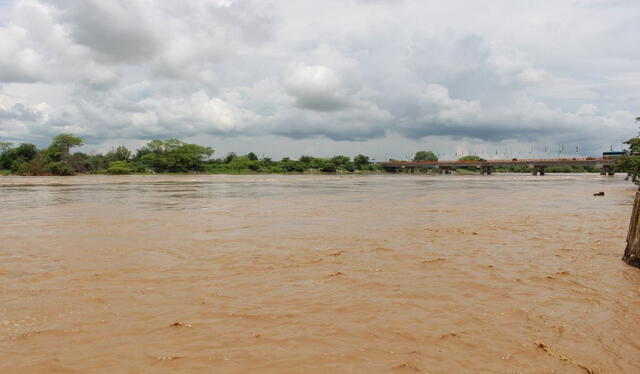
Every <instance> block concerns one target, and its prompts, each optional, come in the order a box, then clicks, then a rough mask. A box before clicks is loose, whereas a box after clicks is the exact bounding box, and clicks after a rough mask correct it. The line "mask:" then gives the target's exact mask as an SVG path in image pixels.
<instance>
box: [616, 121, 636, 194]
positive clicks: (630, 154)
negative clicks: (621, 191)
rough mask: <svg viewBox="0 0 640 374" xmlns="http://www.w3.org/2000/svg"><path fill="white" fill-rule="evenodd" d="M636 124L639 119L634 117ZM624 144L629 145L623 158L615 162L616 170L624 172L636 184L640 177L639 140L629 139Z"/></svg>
mask: <svg viewBox="0 0 640 374" xmlns="http://www.w3.org/2000/svg"><path fill="white" fill-rule="evenodd" d="M638 122H640V117H636V123H638ZM624 144H627V145H629V149H628V150H627V151H626V154H625V155H624V156H622V157H620V158H618V159H617V160H616V168H617V169H618V170H620V171H624V172H626V173H627V175H628V176H630V177H631V180H632V181H634V182H637V181H638V177H640V138H639V137H635V138H631V139H629V140H627V141H626V142H624Z"/></svg>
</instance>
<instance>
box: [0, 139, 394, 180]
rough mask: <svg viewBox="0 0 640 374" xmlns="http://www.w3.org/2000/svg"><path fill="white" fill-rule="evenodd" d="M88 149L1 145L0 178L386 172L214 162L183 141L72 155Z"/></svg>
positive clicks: (326, 163) (351, 165) (354, 164)
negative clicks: (1, 175) (157, 174)
mask: <svg viewBox="0 0 640 374" xmlns="http://www.w3.org/2000/svg"><path fill="white" fill-rule="evenodd" d="M82 145H83V140H82V138H80V137H77V136H74V135H72V134H60V135H58V136H56V137H54V138H53V140H52V141H51V144H50V145H49V146H48V147H46V148H44V149H38V148H37V147H36V146H35V145H34V144H30V143H22V144H19V145H14V144H13V143H9V142H0V173H2V174H17V175H74V174H78V173H92V174H131V173H302V172H309V171H317V172H326V173H335V172H358V171H382V168H381V167H380V166H379V165H377V164H375V163H373V162H372V161H371V159H370V158H369V157H368V156H365V155H357V156H355V157H354V158H353V159H351V158H350V157H348V156H342V155H338V156H334V157H331V158H319V157H312V156H301V157H300V158H299V159H297V160H293V159H290V158H288V157H285V158H283V159H281V160H279V161H276V160H272V159H271V158H269V157H263V158H259V157H258V156H257V155H256V154H255V153H253V152H250V153H248V154H246V155H237V154H235V153H233V152H231V153H229V154H227V155H226V156H225V157H222V158H213V157H212V156H213V154H214V150H213V149H212V148H211V147H205V146H201V145H197V144H190V143H185V142H183V141H181V140H178V139H169V140H158V139H156V140H152V141H150V142H148V143H147V144H145V145H144V146H143V147H141V148H139V149H137V150H135V152H134V151H131V150H130V149H128V148H127V147H125V146H124V145H120V146H118V147H115V148H113V149H112V150H110V151H109V152H107V153H106V154H95V155H88V154H86V153H83V152H74V153H72V152H71V150H72V149H73V148H75V147H79V146H82Z"/></svg>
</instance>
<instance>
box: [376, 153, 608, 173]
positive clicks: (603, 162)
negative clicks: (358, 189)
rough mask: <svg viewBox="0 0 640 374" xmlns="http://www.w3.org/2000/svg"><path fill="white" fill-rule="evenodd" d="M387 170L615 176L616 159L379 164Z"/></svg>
mask: <svg viewBox="0 0 640 374" xmlns="http://www.w3.org/2000/svg"><path fill="white" fill-rule="evenodd" d="M378 164H379V165H381V166H382V167H383V168H384V169H385V170H387V171H391V172H395V171H408V172H411V173H412V172H414V170H415V169H417V168H425V167H431V168H438V169H439V170H440V174H451V171H452V170H453V168H458V167H471V168H473V167H475V168H478V169H480V173H481V174H491V173H492V172H493V169H494V168H495V167H509V166H528V167H529V168H530V169H531V174H532V175H544V174H545V168H546V167H547V166H595V167H596V168H599V169H600V175H614V174H615V173H614V167H615V164H616V160H615V158H596V157H584V158H577V157H573V158H550V159H544V158H542V159H518V158H513V159H511V160H463V161H389V162H379V163H378Z"/></svg>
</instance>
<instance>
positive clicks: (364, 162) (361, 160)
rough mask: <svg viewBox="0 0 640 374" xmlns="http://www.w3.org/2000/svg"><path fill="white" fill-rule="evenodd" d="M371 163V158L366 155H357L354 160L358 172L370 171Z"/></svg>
mask: <svg viewBox="0 0 640 374" xmlns="http://www.w3.org/2000/svg"><path fill="white" fill-rule="evenodd" d="M370 164H371V162H370V161H369V157H368V156H365V155H357V156H356V157H354V158H353V165H354V166H355V168H356V169H358V170H367V169H369V166H370Z"/></svg>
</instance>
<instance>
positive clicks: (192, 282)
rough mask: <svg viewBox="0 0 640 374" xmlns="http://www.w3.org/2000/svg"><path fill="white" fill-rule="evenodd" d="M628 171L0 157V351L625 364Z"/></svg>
mask: <svg viewBox="0 0 640 374" xmlns="http://www.w3.org/2000/svg"><path fill="white" fill-rule="evenodd" d="M634 190H635V188H634V187H633V186H632V185H631V184H630V183H629V182H625V181H624V180H623V179H622V177H620V176H616V177H601V176H599V175H591V174H589V175H587V174H572V175H546V176H544V177H539V176H538V177H532V176H528V175H527V176H522V175H514V174H504V175H500V174H499V175H492V176H451V175H447V176H418V175H414V176H407V175H371V176H319V175H295V176H291V175H289V176H284V175H266V176H200V175H197V176H191V175H180V176H121V177H120V176H118V177H115V176H113V177H111V176H82V177H69V178H54V177H42V178H40V177H37V178H28V177H0V372H1V373H51V372H56V373H176V372H179V373H465V372H467V373H479V372H480V373H552V372H555V373H637V372H638V370H639V368H640V270H638V269H635V268H631V267H629V266H627V265H625V264H624V263H623V262H622V261H620V257H621V256H622V253H623V251H624V246H625V235H626V230H627V224H628V222H629V215H630V212H631V205H632V201H633V196H634ZM599 191H604V192H605V196H604V197H594V196H593V193H594V192H599Z"/></svg>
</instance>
